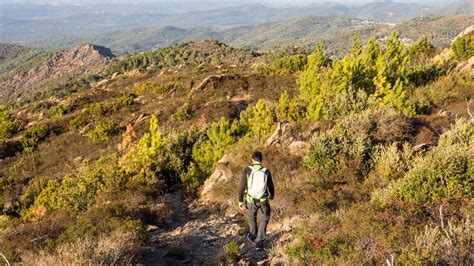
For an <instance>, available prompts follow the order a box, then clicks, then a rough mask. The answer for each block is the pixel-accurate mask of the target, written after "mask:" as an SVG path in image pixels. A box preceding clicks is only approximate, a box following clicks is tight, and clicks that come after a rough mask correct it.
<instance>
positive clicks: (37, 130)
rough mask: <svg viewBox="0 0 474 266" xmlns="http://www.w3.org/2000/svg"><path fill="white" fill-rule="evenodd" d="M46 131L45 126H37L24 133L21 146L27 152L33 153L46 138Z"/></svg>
mask: <svg viewBox="0 0 474 266" xmlns="http://www.w3.org/2000/svg"><path fill="white" fill-rule="evenodd" d="M46 134H47V132H46V129H45V127H44V126H43V125H35V126H32V127H31V128H29V129H27V130H26V131H24V132H22V139H21V146H22V148H23V150H24V151H25V152H32V151H33V150H34V149H35V148H36V147H37V146H38V144H39V143H40V142H41V141H42V140H44V139H45V138H46Z"/></svg>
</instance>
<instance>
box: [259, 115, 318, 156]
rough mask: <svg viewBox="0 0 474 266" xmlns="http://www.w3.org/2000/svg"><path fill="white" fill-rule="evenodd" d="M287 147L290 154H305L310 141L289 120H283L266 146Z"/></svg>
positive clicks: (266, 142) (268, 147)
mask: <svg viewBox="0 0 474 266" xmlns="http://www.w3.org/2000/svg"><path fill="white" fill-rule="evenodd" d="M282 147H283V148H287V149H288V152H289V154H291V155H294V156H304V154H305V153H306V151H307V149H308V148H309V143H308V142H306V141H304V138H303V136H302V135H301V134H300V133H299V132H298V131H297V130H296V129H295V128H294V127H293V126H292V125H291V123H290V122H288V121H286V120H285V121H282V122H280V123H279V124H278V127H277V129H276V130H275V132H273V134H272V135H271V136H270V137H269V138H268V139H267V140H266V141H265V148H267V149H272V148H282Z"/></svg>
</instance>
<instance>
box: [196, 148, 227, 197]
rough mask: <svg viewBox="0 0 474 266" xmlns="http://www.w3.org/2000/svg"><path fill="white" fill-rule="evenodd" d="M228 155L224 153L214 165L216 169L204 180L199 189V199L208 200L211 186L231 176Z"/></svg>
mask: <svg viewBox="0 0 474 266" xmlns="http://www.w3.org/2000/svg"><path fill="white" fill-rule="evenodd" d="M229 162H230V159H229V156H228V155H224V156H223V157H222V158H221V159H220V160H219V161H218V162H217V166H216V170H215V171H214V173H212V175H211V176H210V177H209V178H208V179H207V180H206V181H205V182H204V185H203V186H202V191H201V198H200V199H201V201H204V202H206V201H208V200H209V197H210V196H209V192H211V191H212V190H213V188H214V187H215V186H216V185H217V184H219V183H223V182H226V181H229V180H230V179H231V178H232V171H231V169H230V167H229Z"/></svg>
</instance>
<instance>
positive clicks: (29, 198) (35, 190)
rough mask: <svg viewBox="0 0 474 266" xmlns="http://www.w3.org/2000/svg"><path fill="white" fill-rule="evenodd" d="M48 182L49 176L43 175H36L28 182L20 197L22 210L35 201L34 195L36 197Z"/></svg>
mask: <svg viewBox="0 0 474 266" xmlns="http://www.w3.org/2000/svg"><path fill="white" fill-rule="evenodd" d="M48 182H49V178H47V177H44V176H38V177H36V178H33V179H31V180H30V182H28V185H27V186H26V188H25V189H24V191H23V193H22V195H21V197H20V202H21V208H22V212H24V211H26V210H28V209H29V207H30V206H31V205H32V204H33V203H34V202H35V199H36V197H38V196H39V194H40V193H41V191H43V189H45V188H46V187H47V186H48Z"/></svg>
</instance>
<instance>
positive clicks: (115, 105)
mask: <svg viewBox="0 0 474 266" xmlns="http://www.w3.org/2000/svg"><path fill="white" fill-rule="evenodd" d="M133 99H134V96H133V95H131V96H122V97H120V98H117V99H114V100H111V101H107V102H100V103H92V104H89V105H88V106H87V107H86V112H87V113H88V114H91V115H96V116H103V115H105V114H107V113H112V112H116V111H118V110H120V109H122V108H125V107H127V106H130V105H132V104H133Z"/></svg>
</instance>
